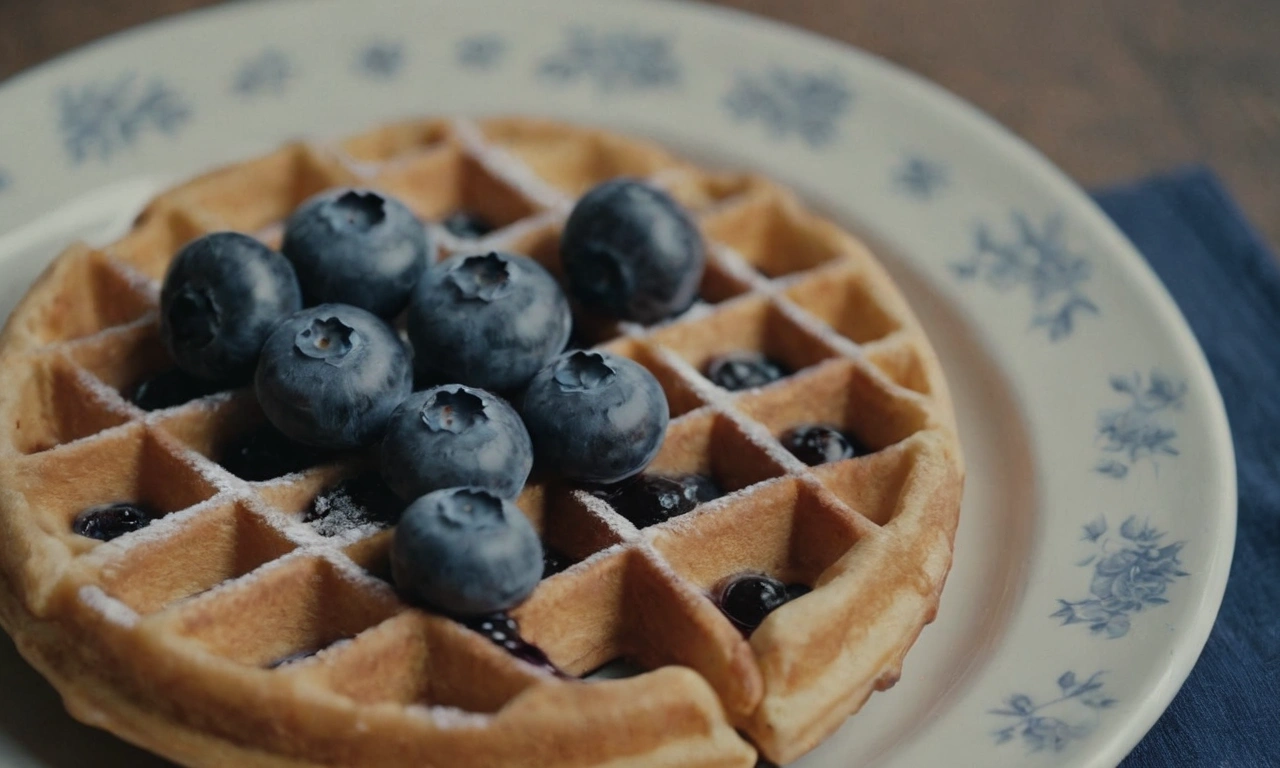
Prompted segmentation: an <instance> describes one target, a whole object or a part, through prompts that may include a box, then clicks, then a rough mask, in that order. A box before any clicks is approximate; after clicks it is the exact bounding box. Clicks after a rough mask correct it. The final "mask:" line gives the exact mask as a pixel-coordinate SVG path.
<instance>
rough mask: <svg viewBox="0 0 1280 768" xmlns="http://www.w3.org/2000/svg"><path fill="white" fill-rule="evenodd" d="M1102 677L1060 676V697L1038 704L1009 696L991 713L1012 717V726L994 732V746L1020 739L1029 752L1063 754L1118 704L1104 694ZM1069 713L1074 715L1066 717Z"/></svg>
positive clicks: (1030, 699) (1096, 674)
mask: <svg viewBox="0 0 1280 768" xmlns="http://www.w3.org/2000/svg"><path fill="white" fill-rule="evenodd" d="M1102 674H1103V673H1102V672H1101V671H1098V672H1094V673H1093V674H1092V675H1090V676H1089V677H1088V678H1086V679H1084V680H1078V679H1077V678H1076V674H1075V672H1070V671H1068V672H1064V673H1063V674H1062V675H1060V676H1059V677H1058V696H1057V697H1056V698H1052V699H1049V700H1047V701H1044V702H1042V703H1039V704H1037V703H1036V702H1035V700H1034V699H1032V698H1031V697H1030V696H1027V695H1026V694H1023V693H1015V694H1013V695H1012V696H1009V697H1008V698H1007V699H1005V701H1004V706H1002V707H999V708H997V709H991V710H988V714H992V715H998V716H1000V717H1003V718H1013V720H1012V723H1011V724H1009V725H1005V726H1004V727H1002V728H1000V729H998V730H995V731H992V732H991V736H992V738H993V739H994V740H995V743H996V744H1005V743H1007V742H1010V741H1013V740H1014V738H1015V737H1021V739H1022V742H1023V744H1025V745H1026V747H1027V751H1028V752H1045V751H1051V752H1061V751H1063V750H1064V749H1066V748H1067V747H1068V746H1070V745H1071V744H1072V743H1073V742H1076V741H1079V740H1080V739H1083V738H1084V737H1086V736H1088V735H1089V734H1090V733H1092V732H1093V729H1094V728H1095V727H1096V726H1097V724H1098V722H1099V720H1100V719H1101V713H1102V711H1103V710H1107V709H1110V708H1111V707H1113V706H1115V704H1116V700H1115V699H1112V698H1109V697H1108V696H1106V695H1105V694H1104V693H1103V691H1102V688H1103V685H1104V683H1103V682H1102ZM1047 710H1053V714H1052V715H1051V714H1046V711H1047ZM1069 712H1074V715H1071V716H1069V715H1067V714H1065V713H1069ZM1004 722H1006V723H1008V722H1010V721H1009V720H1005V721H1004Z"/></svg>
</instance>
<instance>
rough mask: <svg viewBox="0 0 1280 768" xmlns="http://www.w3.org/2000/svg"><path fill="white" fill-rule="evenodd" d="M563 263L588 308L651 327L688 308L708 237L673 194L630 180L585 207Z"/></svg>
mask: <svg viewBox="0 0 1280 768" xmlns="http://www.w3.org/2000/svg"><path fill="white" fill-rule="evenodd" d="M560 258H561V261H562V262H563V263H564V271H565V275H566V276H567V277H568V278H569V289H570V291H571V292H572V293H573V296H574V298H576V299H577V300H578V301H580V302H582V304H583V305H584V306H586V307H588V308H590V309H593V310H595V311H597V312H601V313H604V314H607V315H609V316H612V317H618V318H621V319H623V320H632V321H635V322H638V323H645V324H649V323H656V322H658V321H659V320H662V319H664V318H668V317H671V316H673V315H678V314H680V313H681V312H683V311H685V310H686V309H688V308H689V306H690V305H692V304H693V301H694V299H696V298H697V296H698V285H699V283H700V282H701V281H702V270H703V268H704V266H705V263H706V256H705V253H704V249H703V244H702V236H701V235H700V234H699V233H698V228H697V227H696V226H695V225H694V223H693V220H692V219H690V218H689V215H688V214H687V213H685V211H684V209H682V208H681V207H680V206H679V204H677V203H676V202H675V201H674V200H672V199H671V197H669V196H668V195H667V194H666V193H665V192H663V191H661V190H659V189H657V188H655V187H652V186H650V185H648V184H645V183H643V182H640V181H636V180H634V179H626V178H622V179H614V180H612V181H606V182H604V183H603V184H600V185H598V186H596V187H595V188H593V189H592V190H590V191H589V192H587V194H586V195H584V196H583V197H582V199H581V200H579V201H578V204H577V205H575V206H574V208H573V212H572V213H571V214H570V215H569V220H568V221H567V222H566V223H565V227H564V233H563V235H562V236H561V239H560Z"/></svg>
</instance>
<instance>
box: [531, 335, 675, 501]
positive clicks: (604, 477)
mask: <svg viewBox="0 0 1280 768" xmlns="http://www.w3.org/2000/svg"><path fill="white" fill-rule="evenodd" d="M520 413H521V415H522V416H523V417H524V423H525V426H527V427H528V428H529V436H530V437H532V438H533V451H534V456H535V457H536V459H537V461H538V462H539V464H540V465H541V466H543V467H545V469H546V471H548V472H554V473H556V474H558V475H560V476H561V477H564V478H565V479H568V480H576V481H580V482H585V483H616V482H618V481H620V480H625V479H626V478H628V477H631V476H632V475H634V474H636V473H638V472H640V470H642V469H644V468H645V466H646V465H648V463H649V462H650V461H652V460H653V457H654V456H655V455H657V453H658V449H659V448H661V447H662V439H663V437H664V435H665V434H666V431H667V420H668V413H669V410H668V407H667V397H666V394H665V393H664V392H663V391H662V387H661V386H660V385H659V384H658V380H657V379H655V378H654V377H653V374H651V373H649V371H647V370H646V369H645V368H644V367H643V366H641V365H640V364H639V363H636V362H634V361H632V360H628V359H627V358H625V357H619V356H618V355H614V354H611V353H608V352H582V351H578V352H567V353H565V354H563V355H561V356H560V357H557V358H556V359H555V360H553V361H552V362H551V363H550V364H549V365H547V366H546V367H545V368H543V369H542V370H541V371H538V374H537V375H536V376H534V377H533V380H532V381H530V382H529V386H528V388H527V389H526V390H525V393H524V402H523V403H522V405H521V409H520Z"/></svg>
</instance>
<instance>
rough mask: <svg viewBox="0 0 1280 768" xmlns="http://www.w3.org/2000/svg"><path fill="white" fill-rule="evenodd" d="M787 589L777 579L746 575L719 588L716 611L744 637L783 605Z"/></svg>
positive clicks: (733, 579) (735, 578) (785, 600)
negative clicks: (718, 606) (726, 617)
mask: <svg viewBox="0 0 1280 768" xmlns="http://www.w3.org/2000/svg"><path fill="white" fill-rule="evenodd" d="M787 599H788V598H787V586H786V585H785V584H783V583H782V582H780V581H778V580H777V579H774V578H770V577H769V576H764V575H761V574H754V573H749V574H745V575H742V576H737V577H734V578H732V579H730V580H729V581H727V582H726V583H725V584H724V586H723V587H721V588H720V594H719V602H720V610H722V611H724V614H725V615H726V616H728V617H729V618H730V619H731V620H732V621H733V623H734V624H736V625H738V628H739V629H741V630H742V631H743V632H744V633H745V634H749V633H750V632H751V630H753V629H755V628H756V627H758V626H760V624H761V623H762V622H763V621H764V619H765V617H766V616H768V615H769V614H770V613H772V612H773V611H775V610H777V609H778V608H779V607H780V606H781V605H782V604H783V603H785V602H787Z"/></svg>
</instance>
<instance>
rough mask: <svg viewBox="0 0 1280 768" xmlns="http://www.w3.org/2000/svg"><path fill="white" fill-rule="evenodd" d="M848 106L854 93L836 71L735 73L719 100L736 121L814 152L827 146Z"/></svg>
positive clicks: (797, 70)
mask: <svg viewBox="0 0 1280 768" xmlns="http://www.w3.org/2000/svg"><path fill="white" fill-rule="evenodd" d="M852 106H853V90H852V89H851V88H850V87H849V84H848V83H847V82H846V81H845V78H844V75H842V74H841V73H840V72H837V71H834V70H832V71H809V70H799V69H788V68H784V67H777V66H775V67H770V68H768V69H765V70H762V71H755V72H748V71H739V72H738V74H737V76H736V78H735V81H734V84H733V87H732V88H731V89H730V90H729V92H728V93H727V94H726V95H725V97H724V107H725V109H726V110H727V111H728V113H729V116H730V117H731V118H732V119H733V120H735V121H736V122H740V123H743V122H751V121H754V122H758V123H760V124H762V125H763V126H764V127H765V129H766V130H767V131H768V133H769V135H770V136H772V137H774V138H776V139H784V138H787V137H789V136H793V135H794V136H797V137H799V138H800V140H801V141H803V142H804V143H805V144H807V145H808V146H809V147H811V148H814V149H817V148H820V147H823V146H826V145H827V144H830V143H831V142H832V141H833V140H834V139H835V138H836V135H837V131H838V129H839V126H840V123H841V122H842V121H843V120H844V118H845V116H846V115H847V114H848V112H849V110H850V109H851V108H852Z"/></svg>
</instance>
